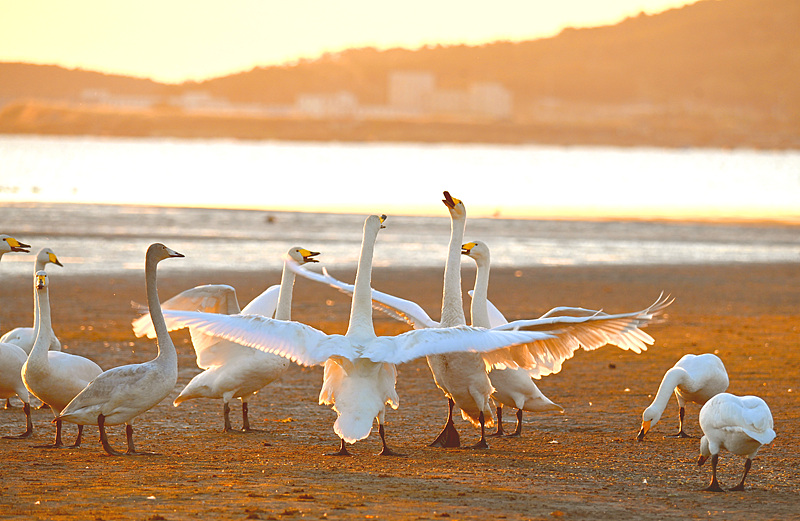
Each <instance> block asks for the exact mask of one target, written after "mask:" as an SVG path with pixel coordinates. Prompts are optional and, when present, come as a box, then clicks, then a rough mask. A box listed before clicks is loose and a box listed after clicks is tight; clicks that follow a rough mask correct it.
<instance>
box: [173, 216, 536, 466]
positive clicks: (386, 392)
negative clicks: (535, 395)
mask: <svg viewBox="0 0 800 521" xmlns="http://www.w3.org/2000/svg"><path fill="white" fill-rule="evenodd" d="M385 218H386V217H385V216H380V217H379V216H377V215H371V216H369V217H367V219H366V220H365V222H364V235H363V239H362V246H361V254H360V256H359V261H358V269H357V271H356V281H355V286H354V291H353V299H352V305H351V309H350V320H349V324H348V327H347V332H346V333H345V334H344V335H327V334H325V333H323V332H322V331H319V330H317V329H315V328H313V327H311V326H308V325H305V324H301V323H298V322H292V321H280V320H274V319H270V318H267V317H263V316H259V315H219V314H211V313H199V312H189V311H186V312H172V313H170V314H171V316H172V320H176V321H180V322H181V323H183V324H184V325H185V326H187V327H195V328H197V329H198V330H199V331H201V332H207V333H212V334H215V335H218V336H222V337H223V338H227V339H229V340H233V341H235V342H239V343H242V344H245V345H248V346H251V347H255V348H257V349H261V350H264V351H267V352H272V353H277V354H280V355H281V356H285V357H287V358H289V359H290V360H292V361H294V362H296V363H298V364H301V365H307V366H311V365H323V364H324V367H325V371H324V375H323V384H322V389H321V392H320V396H319V401H320V403H321V404H331V405H332V406H333V409H334V410H335V411H336V413H337V419H336V422H335V423H334V432H336V434H337V435H338V436H339V438H340V439H341V447H340V449H339V452H336V453H335V454H340V455H346V454H347V451H346V448H345V443H355V442H356V441H358V440H362V439H365V438H367V437H368V436H369V434H370V432H371V429H372V424H373V422H374V420H375V419H377V420H378V424H379V433H380V437H381V442H382V444H383V450H382V452H381V454H394V452H393V451H391V450H390V449H389V448H388V447H387V445H386V440H385V430H384V420H385V411H386V404H389V405H390V406H392V407H397V406H398V403H399V399H398V396H397V392H396V390H395V383H396V375H397V373H396V367H395V366H396V364H400V363H404V362H408V361H411V360H414V359H416V358H419V357H422V356H426V355H429V354H436V353H444V352H450V351H457V350H467V349H473V350H476V351H480V350H491V349H498V348H500V347H503V346H507V345H512V344H519V343H522V342H529V341H533V340H536V339H543V338H548V337H549V334H547V333H540V332H537V333H531V332H495V331H488V330H485V329H482V328H472V327H468V326H460V327H456V328H435V329H421V330H415V331H409V332H406V333H403V334H400V335H397V336H380V337H379V336H376V334H375V329H374V327H373V322H372V310H371V288H370V281H371V275H372V257H373V253H374V249H375V241H376V239H377V236H378V231H379V230H380V229H381V228H383V221H384V220H385Z"/></svg>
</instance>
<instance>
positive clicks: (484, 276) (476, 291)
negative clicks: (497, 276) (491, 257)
mask: <svg viewBox="0 0 800 521" xmlns="http://www.w3.org/2000/svg"><path fill="white" fill-rule="evenodd" d="M477 264H478V271H477V273H476V274H475V287H474V288H473V291H472V304H471V307H470V313H471V314H472V325H473V326H477V327H490V324H489V304H488V302H489V269H490V268H489V261H488V259H480V260H478V261H477Z"/></svg>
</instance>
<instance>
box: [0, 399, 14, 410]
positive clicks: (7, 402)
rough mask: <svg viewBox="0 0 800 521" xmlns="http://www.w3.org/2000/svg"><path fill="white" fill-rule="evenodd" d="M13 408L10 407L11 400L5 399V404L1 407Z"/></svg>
mask: <svg viewBox="0 0 800 521" xmlns="http://www.w3.org/2000/svg"><path fill="white" fill-rule="evenodd" d="M13 408H14V406H13V405H11V398H6V404H5V405H4V406H3V409H13Z"/></svg>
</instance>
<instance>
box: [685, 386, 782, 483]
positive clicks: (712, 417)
mask: <svg viewBox="0 0 800 521" xmlns="http://www.w3.org/2000/svg"><path fill="white" fill-rule="evenodd" d="M700 428H701V429H703V437H702V438H701V439H700V457H699V458H698V460H697V465H698V466H700V465H702V464H703V463H705V461H706V459H708V457H709V456H711V483H710V484H709V486H708V487H707V488H706V489H705V490H706V491H709V492H722V491H723V490H722V487H720V486H719V482H718V481H717V462H718V461H719V452H720V450H722V449H727V450H729V451H730V452H733V453H734V454H738V455H740V456H744V457H745V458H746V459H745V463H744V474H742V480H741V481H740V482H739V484H738V485H736V486H735V487H733V488H732V489H731V490H744V480H745V478H746V477H747V473H748V472H749V471H750V467H751V466H752V464H753V459H755V457H756V454H757V453H758V450H759V449H760V448H761V446H762V445H767V444H769V443H772V440H774V439H775V431H774V430H773V423H772V413H770V410H769V407H768V406H767V404H766V402H764V400H762V399H761V398H759V397H757V396H735V395H733V394H729V393H725V392H723V393H719V394H717V395H715V396H713V397H712V398H711V399H709V400H708V401H707V402H706V403H705V405H703V407H702V408H701V409H700Z"/></svg>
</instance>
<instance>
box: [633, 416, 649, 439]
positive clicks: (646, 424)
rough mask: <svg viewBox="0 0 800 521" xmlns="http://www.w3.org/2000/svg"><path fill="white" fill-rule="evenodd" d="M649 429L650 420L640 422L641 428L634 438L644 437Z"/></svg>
mask: <svg viewBox="0 0 800 521" xmlns="http://www.w3.org/2000/svg"><path fill="white" fill-rule="evenodd" d="M649 430H650V420H647V421H645V422H642V428H641V430H640V431H639V434H638V435H637V436H636V439H637V440H639V441H642V440H643V439H644V435H645V434H647V431H649Z"/></svg>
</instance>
